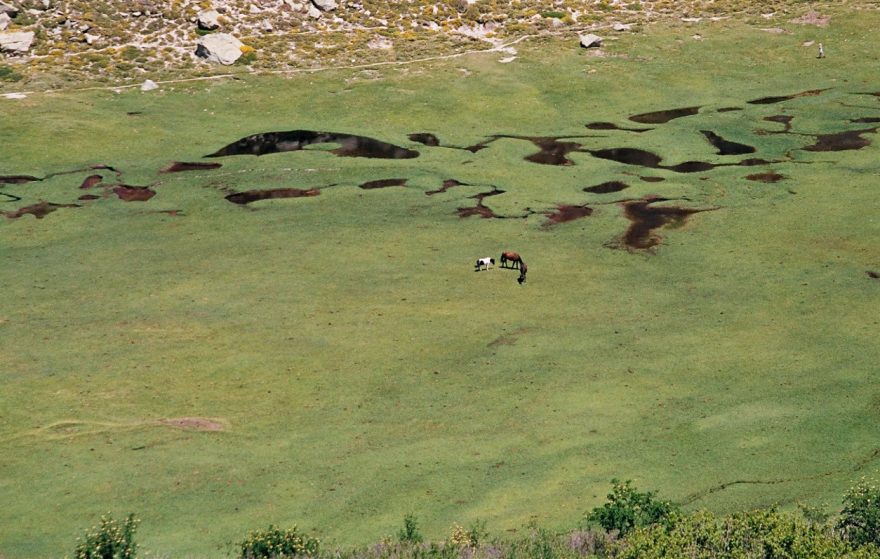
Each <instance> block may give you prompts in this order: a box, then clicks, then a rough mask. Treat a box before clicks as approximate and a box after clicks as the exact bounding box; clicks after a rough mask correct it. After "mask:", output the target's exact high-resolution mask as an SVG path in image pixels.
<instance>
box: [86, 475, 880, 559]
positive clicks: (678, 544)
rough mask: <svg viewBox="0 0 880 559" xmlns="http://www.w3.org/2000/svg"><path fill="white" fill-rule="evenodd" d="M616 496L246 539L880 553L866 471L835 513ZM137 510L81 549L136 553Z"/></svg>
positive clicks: (376, 549)
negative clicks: (525, 511) (374, 529)
mask: <svg viewBox="0 0 880 559" xmlns="http://www.w3.org/2000/svg"><path fill="white" fill-rule="evenodd" d="M612 483H613V488H612V490H611V493H609V494H608V500H607V501H606V503H605V504H604V505H602V506H601V507H596V508H594V509H593V510H592V511H590V512H588V513H587V514H585V516H584V518H583V519H581V522H580V525H579V527H578V528H577V529H575V530H573V531H570V532H565V533H553V532H550V531H548V530H546V529H544V528H541V527H539V526H537V525H535V524H532V525H529V526H528V530H527V531H526V532H525V533H524V535H521V536H518V537H504V538H493V537H490V535H489V534H488V533H487V532H486V530H485V524H484V523H481V522H476V523H474V524H473V525H471V526H470V527H468V528H465V527H462V526H459V525H454V526H453V527H452V531H451V534H450V535H449V536H448V537H447V538H446V539H445V540H443V541H440V542H426V541H425V540H424V538H423V536H422V534H421V532H420V530H419V524H418V518H417V517H416V516H415V515H414V514H412V513H409V514H407V515H406V516H404V519H403V526H402V528H401V529H400V531H399V532H398V533H397V535H396V537H391V536H388V537H386V538H384V539H382V540H381V541H379V542H378V543H375V544H372V545H369V546H366V547H360V548H353V549H340V548H331V549H322V548H321V547H320V542H319V541H318V540H317V539H316V538H313V537H310V536H308V535H305V534H303V533H301V532H299V531H298V530H297V528H296V527H293V528H287V529H282V528H277V527H275V526H269V528H268V529H265V530H262V529H260V530H254V531H251V532H249V533H248V534H247V536H246V537H245V538H244V539H243V540H241V541H240V543H239V544H238V545H237V556H238V557H240V558H241V559H257V558H273V559H283V558H292V557H300V558H306V557H308V558H314V559H576V558H597V559H604V558H608V559H655V558H661V557H662V558H676V559H677V558H691V559H716V558H731V559H753V558H754V559H759V558H760V559H814V558H817V559H826V558H827V559H869V558H878V559H880V504H878V503H880V487H878V486H877V485H876V484H875V483H873V482H869V481H867V480H861V481H859V482H858V483H857V484H856V485H854V486H853V487H852V488H851V489H850V490H849V491H847V493H846V494H845V495H844V498H843V503H844V506H843V509H842V510H841V512H840V513H839V514H837V515H834V516H832V515H828V514H825V513H823V512H821V511H819V510H817V509H814V508H812V507H808V506H801V507H800V511H799V512H798V513H793V512H781V511H779V510H777V509H775V508H770V509H758V510H753V511H749V512H741V513H736V514H733V515H730V516H724V517H719V516H716V515H713V514H711V513H709V512H706V511H697V512H694V513H688V514H686V513H683V512H682V511H681V510H680V509H679V507H678V506H676V505H675V504H674V503H671V502H669V501H664V500H662V499H659V498H658V497H657V494H656V492H651V491H648V492H640V491H638V490H637V489H636V488H635V487H633V485H632V483H631V482H630V481H626V482H620V481H618V480H613V481H612ZM137 524H138V521H137V519H136V518H135V516H134V515H129V516H128V517H127V518H126V520H124V521H122V522H119V521H116V520H114V519H113V518H112V517H110V516H109V515H108V516H103V517H102V518H101V522H100V524H99V525H97V526H94V527H92V528H91V530H90V531H88V532H87V533H86V535H85V537H83V538H80V539H79V543H78V544H77V547H76V551H75V557H76V559H132V558H134V557H135V556H136V552H137V544H136V543H135V541H134V534H135V531H136V528H137Z"/></svg>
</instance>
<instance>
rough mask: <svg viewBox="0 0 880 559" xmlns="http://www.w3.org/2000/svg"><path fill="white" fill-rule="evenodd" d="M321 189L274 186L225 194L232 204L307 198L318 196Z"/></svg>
mask: <svg viewBox="0 0 880 559" xmlns="http://www.w3.org/2000/svg"><path fill="white" fill-rule="evenodd" d="M319 194H321V191H320V190H318V189H317V188H309V189H307V190H303V189H301V188H274V189H270V190H247V191H244V192H234V193H232V194H229V195H227V196H226V199H227V200H229V201H230V202H232V203H233V204H241V205H245V204H250V203H251V202H257V201H259V200H274V199H276V198H307V197H311V196H318V195H319Z"/></svg>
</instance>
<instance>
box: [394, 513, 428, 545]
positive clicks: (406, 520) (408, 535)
mask: <svg viewBox="0 0 880 559" xmlns="http://www.w3.org/2000/svg"><path fill="white" fill-rule="evenodd" d="M397 539H398V540H399V541H400V543H421V541H422V534H421V532H419V523H418V520H417V519H416V517H415V515H413V514H412V513H409V514H407V515H406V516H404V517H403V528H401V529H400V531H399V532H398V533H397Z"/></svg>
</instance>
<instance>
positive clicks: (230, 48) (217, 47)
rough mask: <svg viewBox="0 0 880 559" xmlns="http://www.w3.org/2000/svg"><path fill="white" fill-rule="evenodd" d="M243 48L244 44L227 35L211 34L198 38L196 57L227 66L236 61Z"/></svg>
mask: <svg viewBox="0 0 880 559" xmlns="http://www.w3.org/2000/svg"><path fill="white" fill-rule="evenodd" d="M243 46H244V43H242V42H241V41H239V40H238V39H236V38H235V37H233V36H232V35H230V34H229V33H213V34H211V35H205V36H204V37H201V38H199V42H198V44H197V46H196V56H198V57H201V58H206V59H207V60H208V62H218V63H220V64H224V65H226V66H228V65H230V64H232V63H234V62H235V61H236V60H238V58H239V57H240V56H241V54H242V52H241V47H243Z"/></svg>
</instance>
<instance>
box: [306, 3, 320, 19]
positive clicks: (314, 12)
mask: <svg viewBox="0 0 880 559" xmlns="http://www.w3.org/2000/svg"><path fill="white" fill-rule="evenodd" d="M309 17H310V18H312V19H318V18H320V17H321V10H319V9H318V8H316V7H315V6H313V5H311V4H309Z"/></svg>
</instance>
